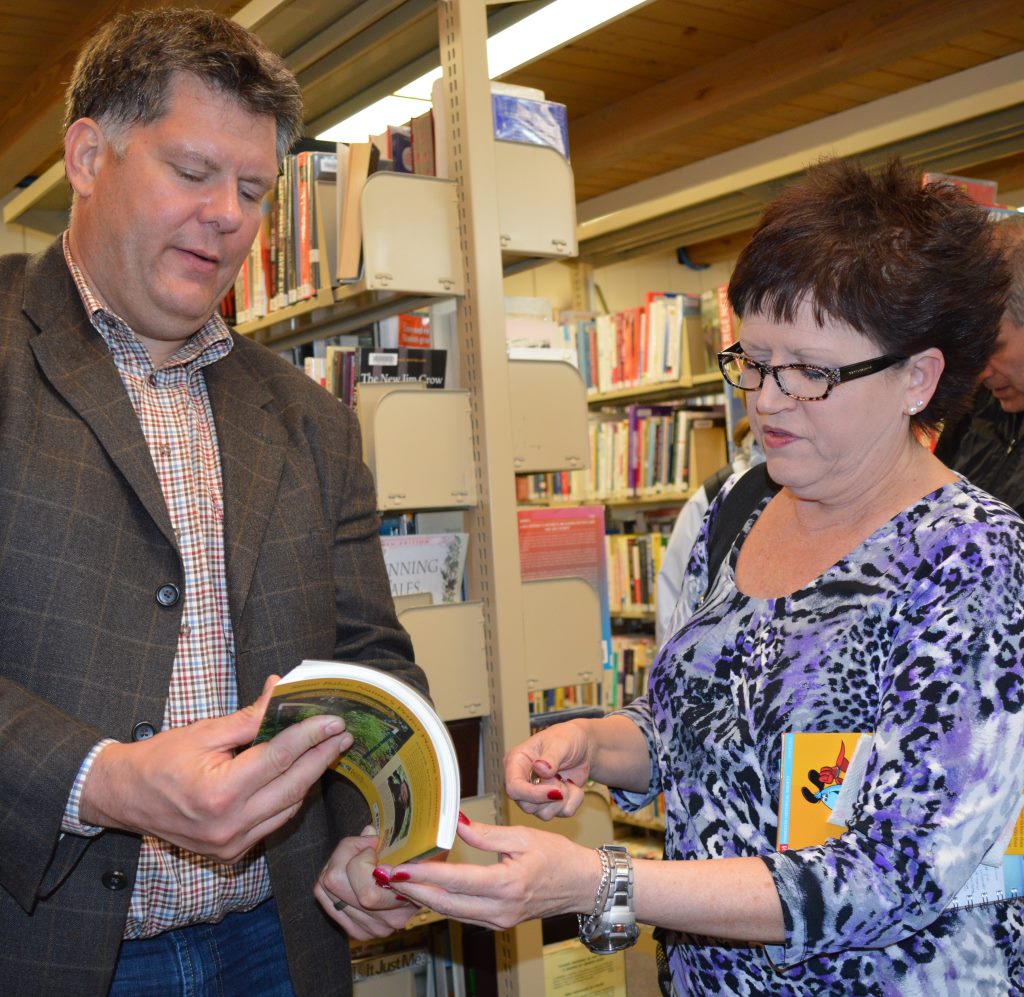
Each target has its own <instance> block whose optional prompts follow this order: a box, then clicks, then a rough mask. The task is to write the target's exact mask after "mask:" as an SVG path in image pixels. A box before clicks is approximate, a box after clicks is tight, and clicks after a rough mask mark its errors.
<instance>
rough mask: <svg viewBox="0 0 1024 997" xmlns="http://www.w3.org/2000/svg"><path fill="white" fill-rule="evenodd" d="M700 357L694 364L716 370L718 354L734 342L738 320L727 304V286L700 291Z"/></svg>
mask: <svg viewBox="0 0 1024 997" xmlns="http://www.w3.org/2000/svg"><path fill="white" fill-rule="evenodd" d="M700 324H701V333H702V336H701V345H702V347H703V349H702V351H701V356H700V358H699V359H697V360H695V362H699V363H703V364H704V366H705V367H707V366H708V365H710V364H712V363H713V364H714V369H715V370H716V371H717V370H718V354H719V353H720V352H721V351H722V350H725V349H728V348H729V347H730V346H732V344H733V343H735V342H736V336H737V333H738V332H739V318H738V317H737V315H736V313H735V312H734V311H733V310H732V305H730V304H729V285H728V284H720V285H719V286H718V287H712V288H709V289H708V290H706V291H702V292H701V295H700Z"/></svg>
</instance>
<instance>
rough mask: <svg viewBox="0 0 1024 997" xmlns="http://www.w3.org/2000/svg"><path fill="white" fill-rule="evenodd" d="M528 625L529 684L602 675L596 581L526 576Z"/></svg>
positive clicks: (596, 678) (592, 679)
mask: <svg viewBox="0 0 1024 997" xmlns="http://www.w3.org/2000/svg"><path fill="white" fill-rule="evenodd" d="M523 628H524V629H525V631H526V659H525V662H526V665H525V671H526V685H527V688H528V689H529V690H530V691H531V692H532V691H533V690H535V689H553V688H556V687H558V686H568V685H576V684H578V683H586V682H598V681H600V679H601V670H602V665H603V658H604V652H603V650H602V647H601V630H602V627H601V602H600V597H599V595H598V593H597V591H596V589H595V588H594V586H593V585H591V584H590V582H588V581H586V580H585V579H583V578H545V579H543V580H539V581H532V582H524V583H523ZM559 829H561V828H559Z"/></svg>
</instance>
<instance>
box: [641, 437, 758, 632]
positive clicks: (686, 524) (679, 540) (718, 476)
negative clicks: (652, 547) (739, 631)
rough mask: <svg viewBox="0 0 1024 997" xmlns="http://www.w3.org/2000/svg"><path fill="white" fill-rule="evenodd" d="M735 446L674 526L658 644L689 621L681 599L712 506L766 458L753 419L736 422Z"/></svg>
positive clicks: (657, 618)
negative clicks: (752, 426) (726, 487)
mask: <svg viewBox="0 0 1024 997" xmlns="http://www.w3.org/2000/svg"><path fill="white" fill-rule="evenodd" d="M733 446H734V448H735V452H734V455H733V458H732V462H731V463H729V464H723V465H722V467H720V468H719V469H718V470H717V471H715V472H714V473H713V474H710V475H708V477H707V478H706V479H705V480H704V482H703V483H702V484H701V486H700V487H699V488H698V489H697V491H695V492H694V493H693V495H692V496H690V498H689V499H688V500H687V501H686V503H685V504H684V505H683V507H682V508H681V509H680V510H679V515H678V516H677V517H676V521H675V523H674V524H673V525H672V532H671V534H669V538H668V544H667V545H666V547H665V553H664V554H663V555H662V561H661V568H660V569H659V570H658V578H657V582H656V584H655V586H654V639H655V641H656V643H657V645H658V647H661V645H662V644H664V643H665V640H666V638H668V637H670V636H671V635H672V634H674V633H675V632H676V631H677V630H678V629H679V628H680V627H681V626H682V625H683V624H684V623H685V622H686V602H684V601H683V600H682V599H681V598H680V597H681V596H682V588H683V582H684V580H685V578H686V565H687V564H688V563H689V561H690V552H691V551H692V550H693V543H694V541H695V540H696V539H697V535H698V534H699V533H700V527H701V524H702V523H703V522H704V516H705V515H706V514H707V511H708V506H710V505H711V503H712V502H713V501H714V500H715V496H716V495H718V493H719V491H720V490H721V488H722V486H723V485H724V484H725V483H726V481H728V480H729V478H730V477H732V475H734V474H743V472H744V471H747V470H749V469H750V468H751V467H753V466H755V465H756V464H760V463H761V462H762V461H763V460H764V452H763V451H762V450H761V448H760V446H758V443H757V440H755V439H754V434H753V433H752V432H751V430H750V421H749V420H748V419H746V418H743V419H740V421H739V422H738V423H737V424H736V429H735V430H734V431H733Z"/></svg>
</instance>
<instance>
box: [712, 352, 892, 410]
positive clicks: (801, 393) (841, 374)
mask: <svg viewBox="0 0 1024 997" xmlns="http://www.w3.org/2000/svg"><path fill="white" fill-rule="evenodd" d="M905 359H906V357H895V356H890V355H886V356H884V357H874V358H873V359H871V360H861V361H859V362H858V363H851V364H847V365H846V366H845V367H819V366H818V365H817V364H809V363H783V364H770V363H761V362H760V361H758V360H751V358H750V357H748V356H747V355H746V354H745V353H744V352H743V348H742V347H741V346H740V344H739V343H733V344H732V346H730V347H729V348H728V349H726V350H723V351H722V352H721V353H719V354H718V367H719V369H720V370H721V372H722V377H724V378H725V379H726V380H727V381H728V382H729V383H730V384H731V385H732V386H733V387H734V388H739V389H740V391H757V390H758V389H759V388H760V387H761V385H762V384H764V379H765V378H766V377H767V376H768V375H769V374H771V375H772V377H774V378H775V383H776V384H777V385H778V386H779V391H781V392H782V393H783V394H784V395H788V396H789V397H790V398H795V399H796V400H797V401H799V402H818V401H821V400H822V399H823V398H828V396H829V394H830V393H831V391H832V389H833V388H834V387H835V386H836V385H837V384H843V383H844V382H845V381H856V380H857V378H858V377H867V376H868V374H877V373H878V371H880V370H885V369H886V368H887V367H891V366H892V365H893V364H897V363H899V362H900V361H901V360H905Z"/></svg>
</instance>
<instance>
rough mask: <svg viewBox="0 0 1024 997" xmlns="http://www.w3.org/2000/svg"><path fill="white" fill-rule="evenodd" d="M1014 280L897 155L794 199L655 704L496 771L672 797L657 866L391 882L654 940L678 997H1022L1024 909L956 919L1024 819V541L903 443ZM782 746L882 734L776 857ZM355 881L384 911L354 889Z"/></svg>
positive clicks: (544, 858) (565, 862)
mask: <svg viewBox="0 0 1024 997" xmlns="http://www.w3.org/2000/svg"><path fill="white" fill-rule="evenodd" d="M1007 287H1008V275H1007V270H1006V266H1005V263H1004V262H1003V260H1002V258H1001V256H1000V254H999V251H998V249H997V247H996V246H995V245H994V241H993V236H992V231H991V226H990V224H989V223H988V221H987V220H986V219H985V217H984V216H983V214H982V213H980V212H979V211H978V210H977V208H976V207H975V205H974V204H972V203H971V202H970V201H969V200H968V199H967V198H966V196H965V195H963V194H962V193H960V192H959V191H956V190H953V189H951V188H949V187H945V186H941V185H932V184H929V185H926V186H922V184H921V181H920V177H919V175H917V174H915V173H914V172H913V171H911V170H910V169H909V168H907V167H904V166H903V165H901V164H900V163H899V162H898V161H894V162H890V163H889V164H887V165H886V166H885V167H883V168H882V169H881V171H880V172H879V173H878V174H877V175H875V174H871V173H869V172H867V171H866V170H865V169H863V168H861V167H860V166H858V165H856V164H854V163H847V162H843V161H837V160H827V161H824V162H821V163H819V164H816V165H814V166H812V167H811V168H809V170H808V171H807V174H806V176H805V178H804V179H803V180H802V181H800V182H798V183H795V184H793V185H792V186H790V187H789V188H787V190H785V191H784V192H783V193H782V194H781V195H780V197H779V198H777V199H776V201H774V202H773V203H772V204H771V205H770V206H769V207H768V209H767V211H766V213H765V215H764V217H763V219H762V220H761V222H760V224H759V226H758V228H757V230H756V231H755V233H754V235H753V237H752V239H751V241H750V243H749V244H748V246H747V247H746V248H745V249H744V250H743V252H742V253H741V255H740V258H739V260H738V263H737V266H736V269H735V271H734V273H733V276H732V280H731V282H730V287H729V298H730V302H731V303H732V306H733V308H734V309H735V311H736V313H737V314H738V315H740V316H741V317H742V319H743V325H742V327H741V329H740V337H739V341H738V342H737V343H736V344H735V345H734V346H733V347H731V348H730V349H729V350H727V351H725V352H724V353H722V354H721V356H720V363H721V367H722V372H723V374H724V375H725V377H726V379H727V380H728V381H729V382H730V383H731V384H733V385H734V386H735V387H736V388H737V389H739V390H740V391H743V392H744V393H745V396H746V403H747V415H748V418H749V419H750V424H751V427H752V429H753V432H754V435H755V437H756V439H757V440H758V442H759V443H760V445H761V446H762V448H763V449H764V452H765V457H766V465H765V467H766V469H767V472H768V478H770V480H771V482H774V485H775V486H777V487H769V486H768V485H766V487H765V489H764V493H763V494H762V495H761V497H760V501H759V503H757V504H756V505H755V506H754V507H753V511H752V512H751V513H749V515H748V518H747V519H746V522H745V523H744V524H743V525H742V526H741V527H740V528H739V531H738V533H737V534H734V539H733V543H732V549H731V551H730V552H729V554H728V556H727V557H726V559H725V561H724V562H723V563H722V566H721V568H720V570H718V571H717V572H716V575H715V577H714V578H711V579H708V578H707V574H708V570H707V550H708V542H709V538H710V537H712V534H713V533H714V531H715V528H716V522H717V521H718V518H719V517H720V516H722V517H723V518H724V516H725V512H726V510H727V506H728V502H729V497H730V494H731V490H730V486H729V485H727V486H726V487H725V488H723V489H722V491H721V492H720V494H719V496H718V497H717V498H716V500H715V502H714V503H713V504H712V506H711V508H710V510H709V511H708V516H707V519H706V521H705V523H704V526H703V527H702V529H701V533H700V536H699V537H698V538H697V542H696V544H695V547H694V553H693V556H692V557H691V559H690V565H689V569H688V571H689V573H690V574H692V575H694V576H696V577H697V579H698V582H699V584H698V585H697V586H696V587H695V591H703V590H704V588H705V583H706V582H710V587H709V591H708V592H707V595H706V597H704V598H702V599H701V600H700V601H699V605H698V604H696V603H693V604H689V605H688V606H687V611H688V612H689V617H688V619H687V621H686V623H685V624H684V625H683V627H682V628H681V629H680V630H679V631H678V632H677V633H676V634H674V635H673V636H672V637H671V638H670V639H669V640H668V641H667V642H666V644H665V645H664V647H663V648H662V649H661V652H660V654H659V657H658V659H657V661H656V663H655V664H654V666H653V667H652V670H651V674H650V681H649V690H648V693H647V695H646V696H644V697H641V698H640V699H638V700H636V701H634V702H633V703H631V704H630V705H629V706H628V707H626V708H625V709H623V710H620V711H617V712H615V713H612V714H610V715H609V716H607V717H602V718H597V719H586V720H572V721H568V722H565V723H561V724H555V725H553V726H551V727H549V728H547V729H546V730H544V731H542V732H539V733H537V734H536V735H534V736H533V737H531V738H530V739H529V740H527V741H525V742H524V743H523V744H521V745H519V746H518V747H515V748H513V749H512V750H511V751H510V752H509V754H508V756H507V757H506V762H505V783H506V789H507V791H508V794H509V796H510V797H511V798H512V799H514V800H516V801H518V803H519V805H520V806H521V807H522V809H524V810H525V811H527V812H528V813H531V814H535V815H537V816H539V817H541V818H545V819H547V818H554V817H558V816H562V815H567V814H571V813H573V812H575V811H576V809H577V808H578V807H579V805H580V803H581V800H582V796H583V792H584V790H583V787H584V785H585V784H586V782H587V781H588V780H591V779H592V780H595V781H597V782H600V783H604V784H605V785H607V786H609V787H612V795H613V798H614V799H615V800H616V801H617V802H618V803H619V805H620V806H622V807H624V808H625V809H627V810H632V809H635V808H638V807H641V806H644V805H646V804H647V803H649V802H651V801H652V800H653V799H655V798H656V797H657V795H658V794H659V793H662V794H664V812H665V861H648V862H642V861H638V862H636V863H631V862H630V860H629V858H628V855H626V854H624V853H623V852H618V851H616V849H614V848H613V847H611V846H605V847H603V848H601V849H598V850H596V851H595V850H594V849H591V848H586V847H583V846H582V845H579V844H576V843H575V842H574V841H572V840H570V839H569V838H567V837H563V836H562V835H559V834H553V833H549V832H545V831H541V830H538V829H535V828H532V827H523V826H518V827H517V826H510V827H496V826H493V825H488V824H482V823H479V824H478V823H475V822H474V823H466V822H463V823H462V824H461V825H460V827H459V834H460V837H461V839H462V840H463V842H465V843H466V844H468V845H471V846H473V847H476V848H479V849H482V850H484V851H487V852H496V853H499V854H500V861H498V862H497V863H492V864H489V865H471V864H459V863H451V862H449V863H432V862H427V863H419V864H406V865H401V866H398V867H385V868H380V869H378V870H377V874H378V877H379V878H380V881H381V883H382V885H383V886H385V887H391V889H392V891H394V890H398V891H400V892H401V894H402V895H403V896H406V897H408V898H410V899H411V900H413V901H414V902H416V903H420V904H424V905H426V906H428V907H430V908H432V909H433V910H435V911H438V912H439V913H441V914H443V915H445V916H447V917H453V918H458V919H460V920H465V921H468V922H470V923H474V924H481V925H486V926H488V927H491V928H508V927H509V926H511V925H513V924H516V923H518V922H520V921H523V920H527V919H530V918H537V917H545V916H548V915H556V914H565V913H570V912H576V913H578V914H580V915H581V918H582V922H581V935H582V937H583V938H584V939H585V941H586V943H587V944H589V945H590V946H592V947H593V948H595V949H596V950H598V951H612V950H616V949H619V948H622V947H624V946H626V945H628V944H630V943H631V942H632V941H633V940H635V938H636V924H635V920H639V921H642V922H645V923H647V924H651V925H656V926H658V927H660V928H661V929H663V931H664V939H663V941H664V945H663V950H664V952H665V954H666V956H667V970H668V972H667V977H668V978H667V979H666V982H665V986H666V990H665V992H666V993H669V992H672V993H676V994H690V993H701V994H725V993H728V994H739V995H747V997H755V995H756V997H761V995H764V994H785V995H787V997H791V995H804V994H816V995H822V994H828V995H836V997H840V995H842V997H848V995H854V994H865V995H866V994H902V995H932V994H962V995H968V994H970V995H974V994H986V995H988V994H991V995H996V994H998V995H1010V994H1020V993H1024V906H1022V905H1021V904H1020V903H1015V902H1007V903H992V904H985V905H983V906H976V907H974V908H972V909H967V908H964V907H960V908H956V907H954V908H950V907H949V905H950V903H951V902H952V901H953V899H954V897H955V896H956V894H957V892H958V891H959V890H960V889H961V888H962V887H963V886H964V884H965V883H966V882H967V880H968V878H969V877H970V876H971V875H972V874H973V873H974V872H975V871H976V870H977V869H978V867H979V865H980V863H981V862H982V860H983V858H984V857H985V856H986V855H987V854H988V853H989V851H990V850H992V849H995V848H996V847H997V842H999V841H1001V839H1002V837H1003V835H1004V833H1005V831H1006V829H1007V827H1008V825H1009V824H1010V822H1011V821H1012V820H1014V819H1015V818H1016V816H1017V814H1018V812H1019V811H1020V808H1021V791H1022V789H1024V766H1022V765H1021V764H1020V758H1021V752H1022V749H1024V560H1022V558H1021V550H1022V549H1024V523H1022V522H1021V520H1020V518H1019V517H1018V516H1017V515H1016V514H1015V513H1014V512H1013V511H1012V510H1011V509H1009V508H1008V507H1007V506H1005V505H1004V504H1003V503H1001V502H999V501H997V500H996V499H994V498H992V496H990V495H988V494H987V493H986V492H984V491H982V490H981V489H980V488H978V487H977V486H976V485H974V484H972V483H971V482H969V481H967V480H965V479H964V478H962V477H961V476H960V475H958V474H956V473H954V472H953V471H951V470H950V469H949V468H948V467H946V465H944V464H943V463H942V462H941V461H939V460H938V459H937V458H936V457H935V456H934V454H933V453H932V452H931V451H930V450H929V448H927V447H925V446H922V445H921V443H920V442H919V433H920V432H924V431H929V430H932V429H934V427H935V426H936V425H938V424H939V423H940V422H942V421H943V420H947V419H952V418H956V416H957V415H958V414H959V413H960V412H962V411H963V410H964V409H965V408H966V407H967V406H969V404H970V400H971V396H972V392H973V390H974V385H975V384H976V383H977V379H978V376H979V375H980V374H981V372H982V370H983V368H984V367H985V364H986V363H987V362H988V358H989V356H990V355H991V353H992V350H993V348H994V346H995V341H996V335H997V329H998V325H999V320H1000V317H1001V315H1002V311H1003V306H1004V300H1005V295H1006V291H1007ZM755 470H756V469H755ZM753 473H755V472H754V471H748V472H747V475H744V476H742V477H739V478H734V479H733V482H732V484H731V487H732V488H736V487H738V486H739V485H744V484H746V482H747V477H748V476H749V475H750V474H753ZM766 481H767V479H766ZM737 483H738V484H737ZM729 511H730V515H731V508H729ZM686 591H687V590H686V589H685V588H684V593H685V592H686ZM787 731H826V732H827V731H832V732H845V731H852V732H873V733H874V737H873V741H872V747H871V750H870V753H869V755H868V757H867V759H866V767H865V769H864V773H863V780H862V781H861V782H860V783H859V789H858V790H856V792H855V798H854V802H853V805H852V810H851V813H850V817H849V820H848V822H847V828H846V830H845V831H843V832H842V833H841V834H840V835H839V837H837V838H834V839H829V840H828V842H827V843H826V844H822V845H816V846H812V847H806V848H796V849H791V850H786V851H782V852H779V851H777V850H776V843H777V837H776V836H777V831H778V816H777V814H778V810H777V807H778V803H779V792H780V785H779V781H780V770H781V735H782V734H783V733H784V732H787ZM347 847H348V846H346V845H345V844H344V843H342V844H341V845H339V850H341V849H344V848H347ZM355 871H356V866H352V868H351V869H349V872H350V873H352V874H354V873H355ZM328 875H331V873H328ZM359 889H360V891H361V893H360V895H361V896H362V897H363V898H364V902H365V903H366V904H370V903H372V901H373V896H372V894H373V890H374V889H375V887H374V884H373V882H372V880H371V879H370V875H369V870H367V871H366V872H364V873H362V874H361V876H360V880H359ZM377 890H378V892H379V893H381V894H385V893H387V892H388V891H387V889H380V888H379V887H377ZM947 908H949V909H947Z"/></svg>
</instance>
